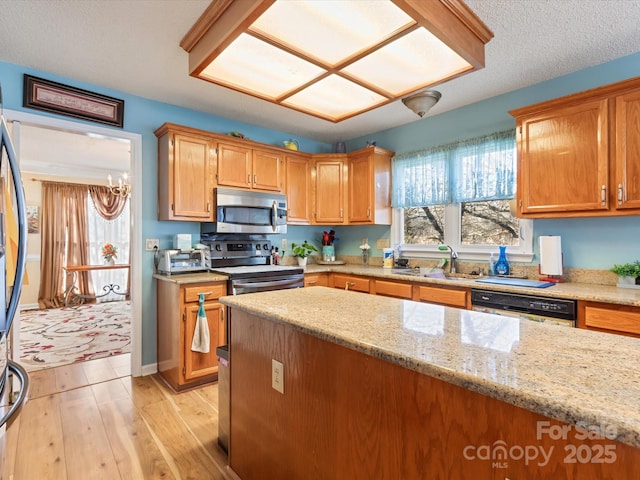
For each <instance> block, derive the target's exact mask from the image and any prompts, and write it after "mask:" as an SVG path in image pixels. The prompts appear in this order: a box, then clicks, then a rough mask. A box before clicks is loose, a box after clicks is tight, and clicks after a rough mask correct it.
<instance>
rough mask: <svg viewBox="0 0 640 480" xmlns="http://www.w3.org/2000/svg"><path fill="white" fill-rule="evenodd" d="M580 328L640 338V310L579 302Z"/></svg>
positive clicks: (599, 303)
mask: <svg viewBox="0 0 640 480" xmlns="http://www.w3.org/2000/svg"><path fill="white" fill-rule="evenodd" d="M578 328H585V329H587V330H596V331H599V332H607V333H616V334H618V335H628V336H632V337H640V308H639V307H633V306H628V305H613V304H610V303H601V302H588V301H579V302H578Z"/></svg>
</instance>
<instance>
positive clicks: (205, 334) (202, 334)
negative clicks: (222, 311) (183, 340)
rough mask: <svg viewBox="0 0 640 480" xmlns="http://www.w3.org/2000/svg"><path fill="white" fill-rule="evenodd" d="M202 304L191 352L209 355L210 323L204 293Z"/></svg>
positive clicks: (201, 296)
mask: <svg viewBox="0 0 640 480" xmlns="http://www.w3.org/2000/svg"><path fill="white" fill-rule="evenodd" d="M198 303H199V304H200V306H199V308H198V317H197V318H196V328H195V330H194V332H193V341H192V342H191V350H192V351H194V352H200V353H209V344H210V341H209V322H207V315H206V314H205V312H204V293H201V294H200V300H199V302H198Z"/></svg>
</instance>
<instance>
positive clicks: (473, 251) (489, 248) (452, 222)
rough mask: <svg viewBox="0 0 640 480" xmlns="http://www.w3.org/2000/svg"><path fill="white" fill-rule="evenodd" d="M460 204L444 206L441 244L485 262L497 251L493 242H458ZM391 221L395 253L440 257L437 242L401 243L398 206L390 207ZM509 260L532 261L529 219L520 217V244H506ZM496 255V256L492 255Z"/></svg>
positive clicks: (466, 258) (462, 257) (461, 257)
mask: <svg viewBox="0 0 640 480" xmlns="http://www.w3.org/2000/svg"><path fill="white" fill-rule="evenodd" d="M459 209H460V204H450V205H446V206H445V225H447V226H448V228H445V242H444V243H445V244H447V245H449V246H450V247H451V248H453V249H454V250H455V251H456V252H458V259H459V260H461V261H487V260H489V257H490V255H491V254H492V253H494V254H497V253H498V247H497V246H495V245H461V244H460V241H459V239H460V213H459ZM391 221H392V223H391V245H393V246H394V248H395V250H396V254H398V255H400V256H402V257H410V258H436V259H437V258H441V257H442V255H443V253H444V252H442V251H441V250H438V246H437V245H416V244H407V243H401V242H402V239H403V237H404V215H403V213H402V209H400V208H394V209H393V212H392V220H391ZM507 257H508V259H509V261H512V262H517V263H531V262H532V261H533V220H526V219H520V245H519V246H517V247H515V246H507ZM496 258H497V257H496Z"/></svg>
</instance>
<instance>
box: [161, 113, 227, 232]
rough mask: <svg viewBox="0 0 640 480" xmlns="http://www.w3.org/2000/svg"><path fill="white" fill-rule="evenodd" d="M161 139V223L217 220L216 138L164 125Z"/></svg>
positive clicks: (184, 128) (175, 126) (191, 130)
mask: <svg viewBox="0 0 640 480" xmlns="http://www.w3.org/2000/svg"><path fill="white" fill-rule="evenodd" d="M155 134H156V136H157V137H158V220H183V221H196V222H206V221H211V220H212V219H213V208H212V204H213V203H212V202H213V181H214V170H215V139H214V138H213V137H212V136H210V135H207V134H205V133H204V132H200V131H198V130H193V129H189V128H186V127H180V126H179V125H170V124H164V125H162V126H161V127H160V128H159V129H157V130H156V131H155Z"/></svg>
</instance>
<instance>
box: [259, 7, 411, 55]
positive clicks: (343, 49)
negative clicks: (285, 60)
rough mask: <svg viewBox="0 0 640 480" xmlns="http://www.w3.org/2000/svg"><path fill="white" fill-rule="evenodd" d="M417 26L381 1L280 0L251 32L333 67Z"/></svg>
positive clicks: (401, 12)
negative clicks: (276, 40)
mask: <svg viewBox="0 0 640 480" xmlns="http://www.w3.org/2000/svg"><path fill="white" fill-rule="evenodd" d="M415 23H416V22H415V20H413V19H412V18H411V17H410V16H409V15H407V14H406V13H405V12H403V11H402V10H400V9H399V8H398V7H396V6H395V5H394V4H392V3H390V2H383V1H380V0H374V1H367V0H360V1H357V2H347V1H344V0H323V1H291V0H289V1H283V0H278V1H276V2H275V3H274V4H273V5H272V6H271V7H270V8H269V10H267V11H266V12H265V13H264V14H262V16H261V17H259V18H258V19H257V20H256V21H255V22H254V23H253V24H252V25H251V28H250V29H251V30H252V31H256V32H260V33H262V34H264V35H266V36H268V37H270V38H274V39H278V41H279V42H280V43H282V44H284V45H287V47H289V48H292V49H294V50H296V51H298V52H300V53H302V54H304V55H307V56H309V57H312V58H315V59H317V60H319V61H320V62H321V63H323V64H324V65H327V66H334V65H337V64H339V63H340V62H342V61H344V60H345V59H347V58H349V57H352V56H354V55H356V54H358V53H359V52H362V51H364V50H366V49H369V48H371V47H374V46H375V45H377V44H378V43H380V42H381V41H382V40H384V39H386V38H388V37H389V36H391V35H392V34H394V33H395V32H397V31H400V30H402V29H404V28H407V27H409V26H411V25H414V24H415Z"/></svg>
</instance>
